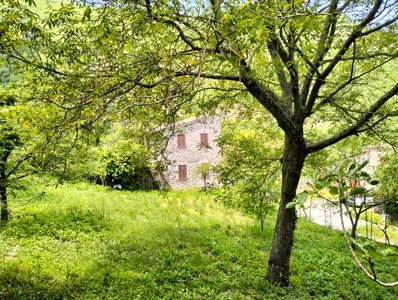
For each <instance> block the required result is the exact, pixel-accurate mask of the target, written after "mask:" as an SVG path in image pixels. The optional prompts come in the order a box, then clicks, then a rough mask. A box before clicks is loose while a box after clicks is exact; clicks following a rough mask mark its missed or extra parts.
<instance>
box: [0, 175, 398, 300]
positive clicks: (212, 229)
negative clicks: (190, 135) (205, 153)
mask: <svg viewBox="0 0 398 300" xmlns="http://www.w3.org/2000/svg"><path fill="white" fill-rule="evenodd" d="M35 181H36V182H35V186H34V189H36V191H37V192H39V191H40V190H42V189H44V190H45V191H46V194H45V195H44V196H43V197H41V198H35V199H32V200H31V201H30V202H28V203H27V204H26V203H25V202H23V201H22V202H16V201H15V200H14V202H12V208H13V218H12V220H11V221H10V222H9V224H7V225H4V226H3V227H2V230H1V233H0V239H1V243H2V247H1V248H0V263H1V266H2V268H1V269H0V299H326V298H327V299H396V298H397V297H398V289H396V288H394V289H385V288H382V287H380V286H378V285H376V284H375V283H372V282H369V281H368V280H367V279H365V277H364V276H363V275H362V274H361V273H360V272H359V271H358V268H357V267H356V266H355V264H354V262H353V261H352V259H351V258H350V256H348V255H347V250H346V246H345V244H344V241H343V238H342V235H341V232H338V231H335V230H332V229H328V228H324V227H321V226H318V225H316V224H313V223H311V222H308V221H306V220H300V221H299V222H298V230H297V233H296V241H295V247H294V252H293V256H292V267H291V270H292V276H291V282H292V286H291V287H290V288H288V289H280V288H277V287H274V286H271V285H269V284H268V283H265V281H264V275H265V271H266V265H265V264H266V261H267V258H268V251H269V249H270V247H271V242H272V233H273V225H274V218H273V217H271V218H270V219H269V220H267V224H266V229H265V231H264V232H262V231H261V230H260V226H259V224H258V223H257V222H255V221H254V220H253V219H251V218H249V217H246V216H243V215H242V214H241V213H239V212H238V211H235V210H231V209H227V208H225V207H223V206H222V205H221V204H219V203H216V202H214V200H213V199H212V197H211V196H210V195H208V194H205V193H203V192H199V191H197V190H189V191H184V192H170V193H169V194H165V195H163V194H159V192H127V191H116V190H111V189H107V188H103V187H99V186H91V185H89V184H83V183H81V184H76V185H68V184H67V185H64V186H60V187H58V188H54V187H52V186H51V185H48V186H44V182H45V181H43V182H42V183H40V180H39V179H37V180H35ZM28 188H29V185H27V189H26V190H20V191H19V195H18V196H19V197H20V198H22V199H23V198H25V199H29V198H30V197H32V196H33V195H36V194H37V192H36V193H33V192H28V190H29V189H28ZM393 261H394V260H392V261H391V262H388V261H383V262H381V263H380V264H377V265H376V268H377V269H378V270H379V271H382V270H385V271H386V273H388V274H397V273H398V272H397V270H396V268H395V267H394V263H393ZM382 275H383V276H384V277H385V278H383V279H384V280H391V279H393V278H390V276H389V275H384V274H382Z"/></svg>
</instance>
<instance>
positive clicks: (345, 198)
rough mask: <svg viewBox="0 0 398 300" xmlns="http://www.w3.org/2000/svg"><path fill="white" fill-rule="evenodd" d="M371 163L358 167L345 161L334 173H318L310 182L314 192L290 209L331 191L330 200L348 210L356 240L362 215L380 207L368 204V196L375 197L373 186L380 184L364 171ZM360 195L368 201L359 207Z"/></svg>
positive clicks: (292, 204)
mask: <svg viewBox="0 0 398 300" xmlns="http://www.w3.org/2000/svg"><path fill="white" fill-rule="evenodd" d="M367 164H368V161H364V162H363V163H360V164H357V163H355V162H350V160H345V161H343V162H341V163H340V164H339V165H337V166H336V167H334V168H333V169H331V170H324V171H323V172H322V173H321V174H319V173H318V171H315V172H314V174H313V176H312V181H311V182H309V183H308V185H309V187H310V189H309V190H308V191H307V190H306V191H304V192H301V193H299V194H297V196H296V200H295V201H292V202H290V203H289V204H288V205H287V208H292V207H294V206H296V205H298V206H300V207H304V203H305V201H306V199H307V196H308V195H309V193H315V194H316V195H320V194H319V192H320V191H322V190H324V189H327V190H328V192H329V194H330V196H331V197H332V199H326V200H328V201H329V202H331V203H332V204H334V205H336V206H340V209H342V206H344V207H345V209H346V211H347V213H348V215H349V217H350V221H351V226H352V227H351V237H352V238H353V239H355V238H356V230H357V227H358V221H359V219H360V217H361V214H362V213H364V212H366V211H367V210H368V209H370V208H373V207H374V206H376V205H378V204H376V203H373V202H372V203H366V197H367V196H371V195H372V194H371V190H372V187H373V186H375V185H377V184H378V183H379V181H377V180H374V179H372V178H371V177H370V176H369V174H368V173H366V172H365V171H364V170H363V169H364V168H365V166H366V165H367ZM358 196H360V197H361V199H365V200H362V202H361V203H360V204H357V203H356V200H355V198H356V197H358ZM323 198H324V197H323Z"/></svg>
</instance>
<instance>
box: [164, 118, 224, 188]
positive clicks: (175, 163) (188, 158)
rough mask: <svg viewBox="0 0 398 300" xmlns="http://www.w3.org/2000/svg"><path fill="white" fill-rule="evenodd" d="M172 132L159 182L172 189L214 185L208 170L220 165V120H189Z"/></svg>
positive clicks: (211, 173) (213, 176)
mask: <svg viewBox="0 0 398 300" xmlns="http://www.w3.org/2000/svg"><path fill="white" fill-rule="evenodd" d="M174 131H175V132H174V133H173V134H172V135H171V136H170V139H169V141H168V146H167V148H166V151H165V152H164V162H165V165H166V170H165V172H164V174H163V178H162V181H163V182H164V183H166V184H168V185H169V186H170V187H171V188H173V189H183V188H187V187H203V186H204V184H205V182H206V185H207V186H210V185H215V184H217V180H216V176H215V175H214V173H213V172H212V167H214V166H216V165H217V164H218V163H219V162H220V155H219V150H220V149H219V147H218V146H217V139H218V138H219V137H220V134H221V117H220V116H203V117H199V118H189V119H186V120H183V121H181V122H178V123H177V124H176V126H175V130H174ZM207 170H208V172H207Z"/></svg>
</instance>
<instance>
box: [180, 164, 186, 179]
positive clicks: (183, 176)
mask: <svg viewBox="0 0 398 300" xmlns="http://www.w3.org/2000/svg"><path fill="white" fill-rule="evenodd" d="M187 175H188V174H187V165H178V180H186V179H188V176H187Z"/></svg>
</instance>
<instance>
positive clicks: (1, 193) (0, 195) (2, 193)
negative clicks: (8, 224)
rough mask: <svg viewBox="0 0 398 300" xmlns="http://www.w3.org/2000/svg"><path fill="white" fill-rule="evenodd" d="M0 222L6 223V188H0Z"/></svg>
mask: <svg viewBox="0 0 398 300" xmlns="http://www.w3.org/2000/svg"><path fill="white" fill-rule="evenodd" d="M0 205H1V212H0V214H1V220H2V221H8V203H7V187H5V186H0Z"/></svg>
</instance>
